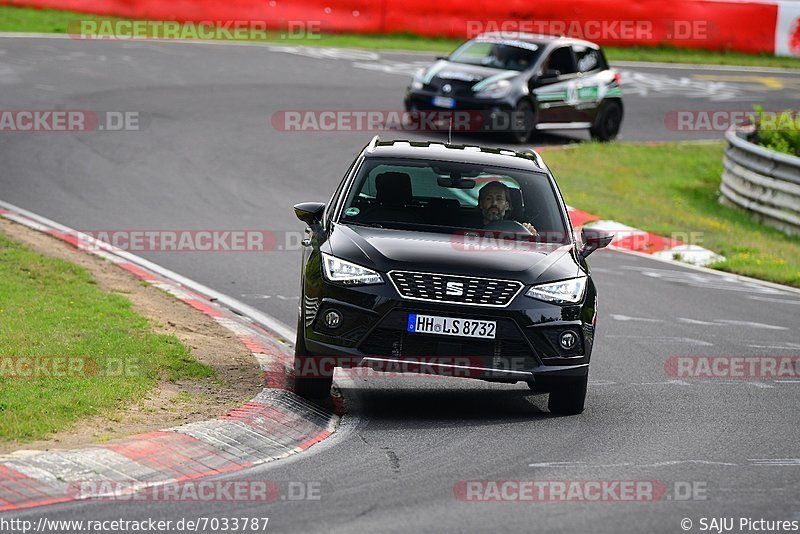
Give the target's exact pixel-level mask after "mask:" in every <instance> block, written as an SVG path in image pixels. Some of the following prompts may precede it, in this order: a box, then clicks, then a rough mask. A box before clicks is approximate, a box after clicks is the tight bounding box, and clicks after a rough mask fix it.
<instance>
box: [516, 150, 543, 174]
mask: <svg viewBox="0 0 800 534" xmlns="http://www.w3.org/2000/svg"><path fill="white" fill-rule="evenodd" d="M520 154H525V155H527V156H530V157H532V158H533V160H534V161H535V162H536V165H537V166H538V167H540V168H542V169H543V168H544V162H543V161H542V156H540V155H539V153H538V152H536V151H535V150H533V149H532V148H526V149H524V150H521V151H520Z"/></svg>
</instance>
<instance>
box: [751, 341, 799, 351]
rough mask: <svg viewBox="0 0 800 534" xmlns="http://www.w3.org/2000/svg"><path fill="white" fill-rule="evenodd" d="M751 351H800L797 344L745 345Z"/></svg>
mask: <svg viewBox="0 0 800 534" xmlns="http://www.w3.org/2000/svg"><path fill="white" fill-rule="evenodd" d="M747 346H748V347H750V348H751V349H774V350H793V351H797V350H800V345H799V344H797V343H789V342H786V343H781V344H779V345H747Z"/></svg>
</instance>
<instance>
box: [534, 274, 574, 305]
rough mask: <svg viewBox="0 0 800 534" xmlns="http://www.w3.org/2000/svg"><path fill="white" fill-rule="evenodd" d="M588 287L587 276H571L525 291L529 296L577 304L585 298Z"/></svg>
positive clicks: (557, 302) (548, 300) (559, 302)
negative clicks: (584, 293) (584, 294)
mask: <svg viewBox="0 0 800 534" xmlns="http://www.w3.org/2000/svg"><path fill="white" fill-rule="evenodd" d="M585 289H586V277H585V276H582V277H580V278H571V279H569V280H562V281H561V282H552V283H550V284H541V285H538V286H533V287H532V288H530V289H529V290H528V292H527V293H525V294H526V295H527V296H529V297H533V298H535V299H539V300H544V301H547V302H555V303H556V304H575V303H576V302H580V301H581V299H583V292H584V290H585Z"/></svg>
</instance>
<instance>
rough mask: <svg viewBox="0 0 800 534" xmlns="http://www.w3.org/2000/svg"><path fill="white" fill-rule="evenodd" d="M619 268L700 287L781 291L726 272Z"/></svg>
mask: <svg viewBox="0 0 800 534" xmlns="http://www.w3.org/2000/svg"><path fill="white" fill-rule="evenodd" d="M620 268H621V269H626V270H630V271H639V272H640V273H641V274H642V275H643V276H647V277H650V278H657V279H659V280H664V281H665V282H675V283H679V284H685V285H688V286H691V287H698V288H702V289H722V290H726V291H739V292H748V293H762V294H766V295H780V294H784V292H783V291H781V290H778V289H775V288H772V287H769V286H765V285H763V284H761V283H758V282H757V281H752V282H751V281H749V280H741V279H737V278H736V277H733V276H730V275H726V274H719V275H716V274H704V273H699V272H688V271H676V270H669V269H653V268H650V267H638V266H632V265H631V266H627V265H626V266H622V267H620Z"/></svg>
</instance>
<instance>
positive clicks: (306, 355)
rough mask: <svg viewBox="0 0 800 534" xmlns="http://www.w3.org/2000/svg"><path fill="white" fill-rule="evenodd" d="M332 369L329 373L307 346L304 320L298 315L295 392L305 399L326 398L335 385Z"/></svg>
mask: <svg viewBox="0 0 800 534" xmlns="http://www.w3.org/2000/svg"><path fill="white" fill-rule="evenodd" d="M330 371H331V372H330V375H328V373H327V372H326V368H325V367H324V366H323V365H320V362H319V360H315V358H314V355H313V354H311V353H310V352H309V351H308V348H306V338H305V335H304V334H303V321H302V320H301V318H300V317H298V320H297V336H296V337H295V341H294V392H295V393H297V394H298V395H300V396H301V397H303V398H304V399H311V400H318V399H324V398H325V397H327V396H329V395H330V393H331V386H333V369H331V370H330ZM320 375H322V376H320Z"/></svg>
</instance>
